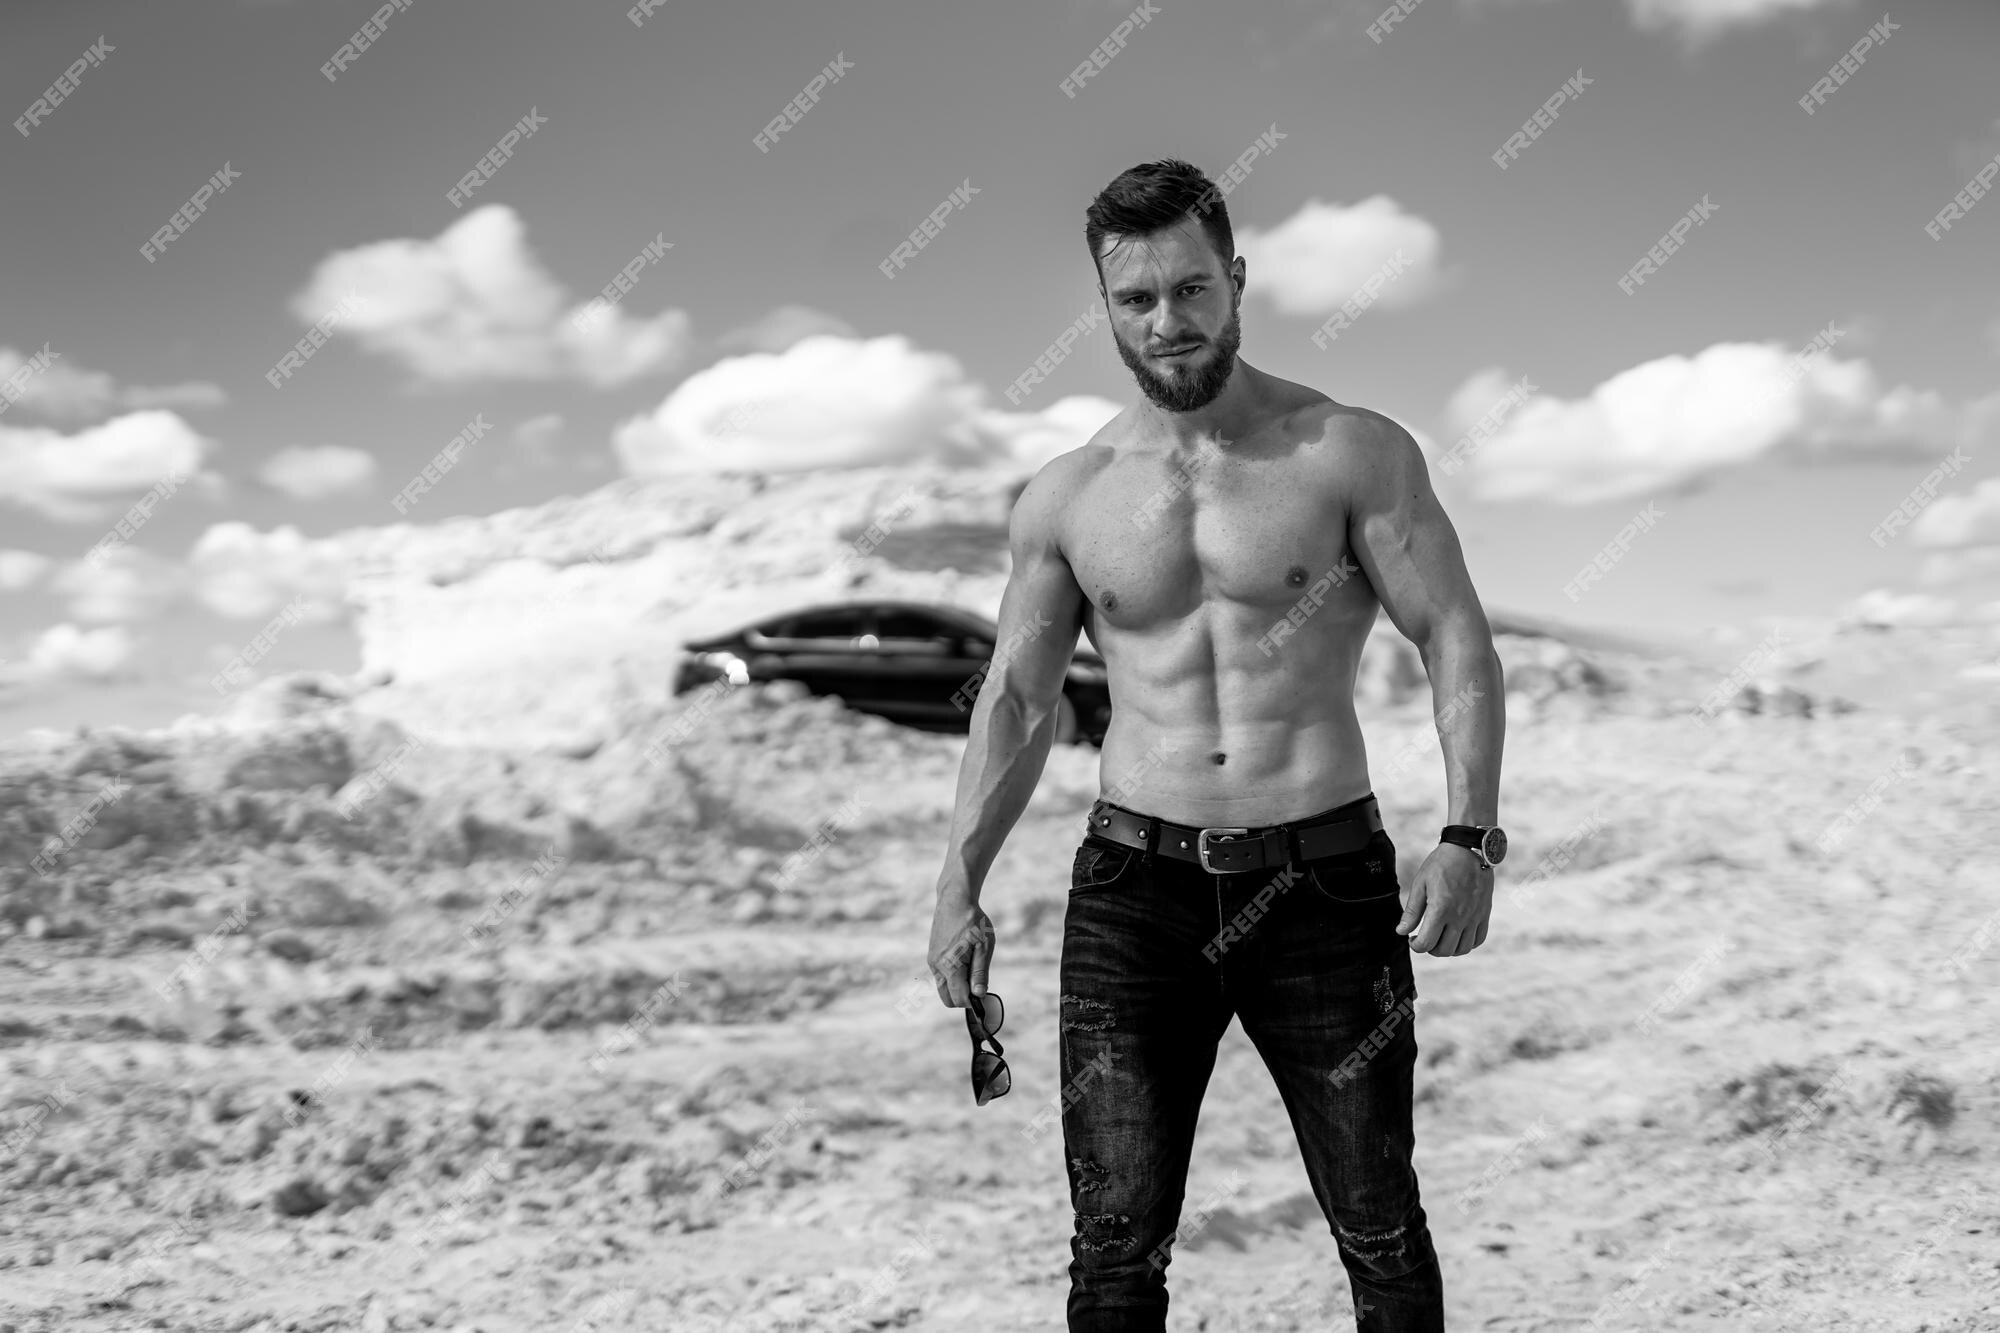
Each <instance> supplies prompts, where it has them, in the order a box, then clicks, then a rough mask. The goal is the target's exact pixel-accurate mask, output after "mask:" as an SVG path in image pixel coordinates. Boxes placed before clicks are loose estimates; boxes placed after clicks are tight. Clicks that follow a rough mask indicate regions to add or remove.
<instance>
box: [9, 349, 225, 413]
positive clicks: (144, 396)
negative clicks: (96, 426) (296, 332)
mask: <svg viewBox="0 0 2000 1333" xmlns="http://www.w3.org/2000/svg"><path fill="white" fill-rule="evenodd" d="M37 359H40V360H42V361H43V362H45V364H43V365H42V367H41V368H40V369H33V368H31V367H30V362H31V361H34V360H37ZM16 375H19V376H20V380H19V382H18V384H17V385H16V386H15V387H16V389H17V391H18V396H17V397H16V398H15V399H14V401H13V406H14V407H16V408H20V409H22V410H24V411H29V412H34V413H37V414H39V415H41V416H44V417H48V418H50V419H52V420H58V421H89V420H92V419H94V418H96V417H101V416H103V415H104V414H105V413H107V412H112V411H115V410H117V409H119V408H126V409H129V410H135V411H136V410H140V409H144V408H149V407H221V406H222V405H223V404H224V403H226V402H228V401H229V395H228V394H226V393H224V392H223V391H222V389H221V388H220V387H218V386H217V385H214V384H209V383H207V382H205V381H194V382H191V383H187V384H168V385H161V386H158V387H152V388H149V387H146V386H144V385H131V386H128V387H125V388H120V387H119V386H118V383H117V381H116V380H114V379H112V378H111V376H110V375H108V374H106V373H105V372H104V371H101V370H84V369H82V368H81V367H78V366H72V365H70V364H69V361H68V360H67V359H66V358H65V357H64V356H63V354H62V353H61V352H59V351H56V350H55V349H54V348H53V347H50V346H49V345H48V344H46V343H44V344H43V345H42V346H40V347H34V348H30V349H29V350H28V351H27V352H25V353H23V352H19V351H16V350H15V349H14V348H12V347H0V384H3V383H6V382H8V381H9V380H12V379H13V378H14V376H16ZM7 410H8V405H7V403H6V401H5V400H4V399H0V413H4V412H6V411H7Z"/></svg>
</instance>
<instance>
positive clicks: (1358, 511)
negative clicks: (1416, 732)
mask: <svg viewBox="0 0 2000 1333" xmlns="http://www.w3.org/2000/svg"><path fill="white" fill-rule="evenodd" d="M1361 435H1362V438H1363V439H1364V440H1365V441H1366V444H1367V447H1366V448H1365V449H1362V450H1359V451H1356V452H1355V453H1354V454H1352V455H1350V457H1352V458H1353V460H1354V461H1353V464H1352V475H1351V477H1350V479H1349V486H1348V493H1349V494H1350V495H1351V496H1352V497H1353V498H1352V500H1351V502H1350V507H1349V513H1348V520H1347V539H1348V544H1349V546H1351V547H1352V548H1353V550H1354V553H1355V558H1356V559H1357V560H1358V561H1359V562H1360V564H1361V568H1362V570H1363V571H1364V572H1365V573H1366V574H1367V575H1368V578H1369V581H1370V582H1371V583H1372V584H1373V585H1374V588H1375V595H1376V596H1377V597H1378V598H1379V599H1380V600H1381V602H1382V609H1383V610H1384V611H1386V612H1387V613H1388V616H1389V619H1390V621H1391V622H1392V623H1393V624H1394V625H1395V626H1396V628H1397V629H1399V630H1401V631H1402V633H1403V636H1404V637H1405V638H1407V639H1409V641H1410V642H1411V643H1413V644H1415V645H1416V646H1417V651H1418V652H1419V653H1420V654H1422V656H1423V662H1424V671H1425V673H1426V674H1427V675H1428V676H1429V677H1430V682H1431V712H1432V715H1433V716H1434V717H1435V718H1436V719H1437V728H1438V739H1439V741H1440V742H1441V743H1442V744H1443V746H1444V764H1445V775H1446V778H1445V780H1446V784H1447V788H1448V797H1449V806H1450V810H1449V813H1448V814H1447V815H1446V817H1445V822H1446V823H1448V824H1495V823H1498V822H1499V816H1500V750H1501V745H1502V743H1503V741H1504V740H1505V737H1506V731H1507V711H1506V692H1505V682H1504V680H1503V678H1502V675H1501V669H1500V657H1499V654H1498V653H1497V652H1495V651H1494V648H1493V632H1492V630H1491V628H1490V627H1489V626H1488V625H1487V623H1486V612H1485V610H1484V609H1483V608H1482V607H1481V606H1480V605H1479V596H1478V594H1477V593H1475V592H1474V591H1473V587H1472V577H1471V575H1470V574H1468V573H1467V572H1466V568H1465V555H1464V552H1463V551H1462V550H1461V549H1460V548H1459V543H1458V533H1457V532H1456V531H1455V530H1454V529H1453V528H1452V525H1451V520H1450V518H1448V517H1447V516H1446V515H1445V512H1444V508H1443V506H1442V505H1440V504H1439V503H1438V499H1437V494H1436V493H1435V492H1434V491H1433V490H1432V489H1431V482H1430V473H1429V470H1428V468H1427V466H1426V465H1425V462H1424V456H1423V451H1422V450H1420V449H1419V448H1418V447H1417V442H1416V441H1415V440H1413V439H1411V438H1410V434H1409V432H1408V431H1406V430H1404V429H1403V428H1402V427H1401V426H1398V425H1397V424H1396V423H1395V422H1393V421H1390V420H1389V419H1388V418H1387V417H1377V418H1375V420H1374V421H1373V423H1372V424H1371V426H1370V427H1369V428H1368V429H1366V430H1365V431H1363V432H1361Z"/></svg>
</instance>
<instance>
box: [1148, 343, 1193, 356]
mask: <svg viewBox="0 0 2000 1333" xmlns="http://www.w3.org/2000/svg"><path fill="white" fill-rule="evenodd" d="M1200 350H1201V344H1200V343H1189V344H1188V345H1187V346H1186V347H1181V348H1177V349H1175V350H1174V351H1171V352H1155V353H1153V355H1154V356H1157V357H1161V358H1166V359H1171V358H1173V357H1177V356H1186V355H1187V354H1188V353H1189V352H1197V351H1200Z"/></svg>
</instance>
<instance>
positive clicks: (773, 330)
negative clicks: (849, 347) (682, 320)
mask: <svg viewBox="0 0 2000 1333" xmlns="http://www.w3.org/2000/svg"><path fill="white" fill-rule="evenodd" d="M816 333H831V334H835V335H837V336H839V337H843V338H852V337H854V336H855V334H854V326H853V325H851V324H849V323H848V322H847V321H846V320H844V319H841V318H840V317H839V316H838V315H829V314H827V313H826V312H825V311H824V310H815V309H813V308H812V307H811V306H806V305H783V306H779V307H778V308H777V309H776V310H773V311H771V312H770V313H769V314H767V315H765V316H763V317H762V318H760V319H757V320H755V321H753V322H751V323H749V324H745V325H743V326H742V327H741V328H735V329H731V330H730V331H729V332H728V333H725V334H723V335H722V337H720V338H719V339H717V340H716V346H717V347H718V348H719V349H720V350H721V351H723V352H726V353H732V354H734V353H742V352H782V351H784V350H785V349H787V348H789V347H790V346H791V345H792V344H793V343H795V342H798V341H799V340H800V339H802V338H810V337H812V336H813V335H814V334H816Z"/></svg>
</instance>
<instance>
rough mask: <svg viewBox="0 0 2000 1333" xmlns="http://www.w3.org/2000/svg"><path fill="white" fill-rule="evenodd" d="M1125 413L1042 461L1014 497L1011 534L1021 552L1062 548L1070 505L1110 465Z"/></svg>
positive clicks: (1010, 525) (1010, 521)
mask: <svg viewBox="0 0 2000 1333" xmlns="http://www.w3.org/2000/svg"><path fill="white" fill-rule="evenodd" d="M1124 416H1125V414H1124V413H1122V412H1121V413H1119V414H1118V416H1116V417H1113V418H1112V419H1111V420H1110V421H1108V422H1106V423H1105V424H1104V425H1103V426H1102V427H1100V428H1099V429H1098V430H1097V432H1096V433H1095V434H1093V435H1092V436H1091V437H1090V439H1088V440H1087V441H1085V442H1084V443H1083V444H1081V445H1079V446H1077V447H1076V448H1074V449H1071V450H1070V451H1068V452H1067V453H1062V454H1057V455H1056V456H1055V457H1054V458H1051V459H1050V460H1049V461H1048V462H1046V463H1044V464H1042V466H1041V468H1040V469H1039V470H1037V471H1036V473H1035V475H1034V476H1033V477H1031V478H1030V479H1029V480H1028V484H1027V485H1026V486H1024V487H1023V488H1022V489H1021V493H1020V495H1019V496H1018V497H1017V498H1016V499H1015V501H1014V513H1013V517H1012V518H1011V519H1010V520H1009V523H1008V534H1009V537H1010V538H1011V539H1012V541H1013V542H1014V545H1015V547H1016V552H1015V553H1016V555H1017V556H1018V555H1019V554H1020V553H1021V547H1022V546H1023V544H1024V543H1025V544H1026V545H1027V546H1028V547H1030V548H1033V547H1038V546H1045V547H1050V548H1057V549H1059V548H1060V537H1061V533H1062V528H1063V521H1064V518H1065V516H1066V515H1067V514H1068V513H1069V508H1070V505H1071V504H1072V503H1073V502H1074V501H1075V500H1076V498H1077V496H1078V495H1080V494H1081V493H1082V492H1083V489H1084V487H1085V486H1086V485H1087V484H1088V483H1089V482H1090V480H1091V478H1093V477H1095V476H1096V475H1097V474H1098V473H1100V472H1102V471H1103V470H1104V469H1105V468H1107V467H1109V466H1110V465H1111V462H1112V460H1113V459H1114V458H1115V457H1116V456H1117V451H1116V450H1115V449H1114V448H1113V447H1112V441H1113V440H1114V439H1116V438H1117V436H1116V434H1115V432H1116V430H1117V428H1118V426H1119V423H1120V422H1121V421H1122V420H1123V419H1124Z"/></svg>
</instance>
